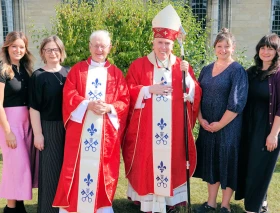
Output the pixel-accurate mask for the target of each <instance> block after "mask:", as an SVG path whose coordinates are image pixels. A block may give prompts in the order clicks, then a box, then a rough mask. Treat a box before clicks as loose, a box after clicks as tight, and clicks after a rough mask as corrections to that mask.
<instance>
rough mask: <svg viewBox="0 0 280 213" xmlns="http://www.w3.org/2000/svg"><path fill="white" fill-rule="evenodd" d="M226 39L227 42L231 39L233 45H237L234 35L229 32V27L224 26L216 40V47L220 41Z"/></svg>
mask: <svg viewBox="0 0 280 213" xmlns="http://www.w3.org/2000/svg"><path fill="white" fill-rule="evenodd" d="M224 40H226V41H227V42H229V41H231V43H232V44H233V45H235V38H234V36H233V35H232V34H231V33H230V32H229V30H228V29H227V28H222V29H221V30H220V32H219V33H218V35H217V37H216V39H215V41H214V45H213V46H214V48H215V47H216V45H217V43H218V42H221V41H224Z"/></svg>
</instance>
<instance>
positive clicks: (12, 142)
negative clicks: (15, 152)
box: [5, 131, 17, 149]
mask: <svg viewBox="0 0 280 213" xmlns="http://www.w3.org/2000/svg"><path fill="white" fill-rule="evenodd" d="M5 137H6V143H7V146H8V147H9V148H11V149H15V148H17V141H16V136H15V134H14V133H13V132H12V131H10V132H9V133H6V136H5Z"/></svg>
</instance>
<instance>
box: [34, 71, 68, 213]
mask: <svg viewBox="0 0 280 213" xmlns="http://www.w3.org/2000/svg"><path fill="white" fill-rule="evenodd" d="M67 73H68V71H67V70H66V68H64V67H62V69H61V70H60V71H59V72H56V73H51V72H46V71H44V70H43V69H38V70H36V71H35V72H34V73H33V75H32V77H31V82H30V88H31V92H30V94H31V95H30V100H29V102H30V103H29V105H30V107H32V108H33V109H35V110H37V111H39V112H40V116H41V125H42V133H43V136H44V150H43V151H41V152H40V153H39V186H38V213H58V212H59V209H58V208H53V207H52V203H53V200H54V196H55V193H56V188H57V185H58V180H59V175H60V171H61V167H62V162H63V153H64V152H63V150H64V141H65V129H64V125H63V121H62V90H63V85H64V83H65V80H66V76H67Z"/></svg>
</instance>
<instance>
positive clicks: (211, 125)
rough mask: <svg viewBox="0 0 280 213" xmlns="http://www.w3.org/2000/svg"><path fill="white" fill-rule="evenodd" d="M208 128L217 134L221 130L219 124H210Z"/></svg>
mask: <svg viewBox="0 0 280 213" xmlns="http://www.w3.org/2000/svg"><path fill="white" fill-rule="evenodd" d="M210 128H211V129H212V132H218V131H219V130H221V129H222V128H223V126H222V124H221V123H220V122H212V123H211V124H210Z"/></svg>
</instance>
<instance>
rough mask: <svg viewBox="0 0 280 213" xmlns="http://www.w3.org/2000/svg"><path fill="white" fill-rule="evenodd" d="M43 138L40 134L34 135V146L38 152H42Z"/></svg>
mask: <svg viewBox="0 0 280 213" xmlns="http://www.w3.org/2000/svg"><path fill="white" fill-rule="evenodd" d="M44 144H45V142H44V136H43V134H42V133H40V134H36V135H34V146H35V147H36V148H37V149H39V150H40V151H43V150H44Z"/></svg>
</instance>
